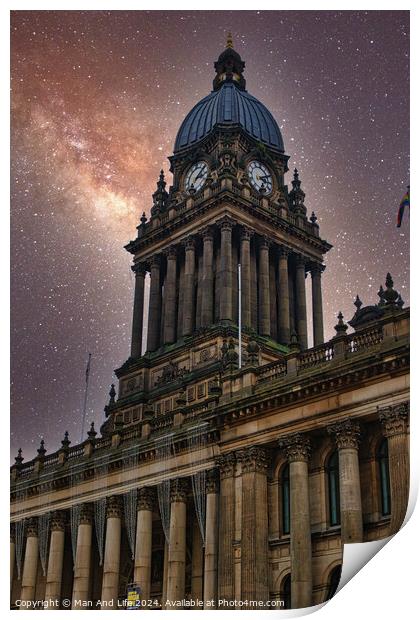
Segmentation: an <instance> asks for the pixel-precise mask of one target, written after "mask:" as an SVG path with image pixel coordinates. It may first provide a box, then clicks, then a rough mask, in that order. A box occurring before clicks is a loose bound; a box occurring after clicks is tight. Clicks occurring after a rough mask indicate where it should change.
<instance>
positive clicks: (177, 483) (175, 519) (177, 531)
mask: <svg viewBox="0 0 420 620" xmlns="http://www.w3.org/2000/svg"><path fill="white" fill-rule="evenodd" d="M187 494H188V483H187V481H186V480H185V479H183V478H176V479H175V480H171V519H170V525H169V553H168V585H167V595H166V596H167V599H168V600H169V601H172V602H174V601H181V600H182V599H183V598H184V596H185V558H186V535H187Z"/></svg>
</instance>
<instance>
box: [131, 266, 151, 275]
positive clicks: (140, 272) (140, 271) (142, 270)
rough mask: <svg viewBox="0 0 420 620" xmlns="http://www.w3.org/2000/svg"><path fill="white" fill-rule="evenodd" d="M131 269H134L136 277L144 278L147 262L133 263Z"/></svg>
mask: <svg viewBox="0 0 420 620" xmlns="http://www.w3.org/2000/svg"><path fill="white" fill-rule="evenodd" d="M131 271H134V273H135V274H136V277H137V276H138V277H141V278H144V276H145V275H146V272H147V264H146V263H135V264H134V265H131Z"/></svg>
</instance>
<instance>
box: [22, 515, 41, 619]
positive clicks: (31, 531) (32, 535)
mask: <svg viewBox="0 0 420 620" xmlns="http://www.w3.org/2000/svg"><path fill="white" fill-rule="evenodd" d="M38 550H39V546H38V521H37V519H33V518H32V519H29V521H28V523H27V526H26V548H25V559H24V562H23V574H22V590H21V595H20V598H21V600H22V602H23V603H24V604H25V605H23V606H22V609H25V607H26V608H28V604H29V603H30V602H31V601H34V600H35V588H36V576H37V570H38Z"/></svg>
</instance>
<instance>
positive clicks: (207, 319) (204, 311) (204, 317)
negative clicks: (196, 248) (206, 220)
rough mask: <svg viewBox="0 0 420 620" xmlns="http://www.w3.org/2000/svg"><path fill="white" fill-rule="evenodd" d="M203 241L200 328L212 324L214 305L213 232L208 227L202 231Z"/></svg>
mask: <svg viewBox="0 0 420 620" xmlns="http://www.w3.org/2000/svg"><path fill="white" fill-rule="evenodd" d="M201 234H202V239H203V290H204V291H205V294H204V295H203V297H202V300H201V326H202V327H208V326H210V325H212V324H213V322H214V317H213V305H214V290H213V289H214V275H213V260H214V258H213V243H214V239H213V236H214V234H213V230H212V229H211V228H210V227H208V228H206V229H204V230H203V231H202V233H201Z"/></svg>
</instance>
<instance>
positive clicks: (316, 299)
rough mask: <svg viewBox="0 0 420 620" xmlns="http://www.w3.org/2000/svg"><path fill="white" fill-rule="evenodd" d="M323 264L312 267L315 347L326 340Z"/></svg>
mask: <svg viewBox="0 0 420 620" xmlns="http://www.w3.org/2000/svg"><path fill="white" fill-rule="evenodd" d="M322 271H323V267H322V265H319V264H314V265H312V267H311V276H312V323H313V333H314V347H316V346H317V345H319V344H322V343H323V342H324V316H323V311H322V288H321V274H322Z"/></svg>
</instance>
